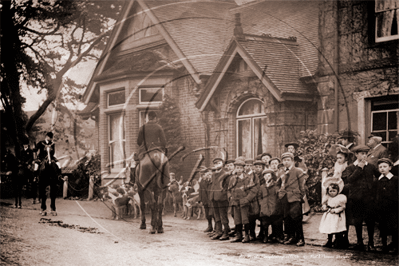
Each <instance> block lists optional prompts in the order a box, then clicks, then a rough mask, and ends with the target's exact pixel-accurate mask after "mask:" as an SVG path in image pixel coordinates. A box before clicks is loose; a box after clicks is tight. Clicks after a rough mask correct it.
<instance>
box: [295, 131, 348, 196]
mask: <svg viewBox="0 0 399 266" xmlns="http://www.w3.org/2000/svg"><path fill="white" fill-rule="evenodd" d="M339 136H340V134H338V133H335V134H328V133H325V134H318V133H317V132H316V130H306V131H301V132H300V139H299V148H298V151H297V152H298V153H299V154H302V157H303V158H304V160H305V164H306V166H307V168H308V175H309V177H308V179H307V181H306V185H307V188H308V196H309V199H308V200H309V203H310V204H318V203H320V202H321V179H322V176H321V174H322V170H323V169H324V168H327V169H329V170H330V171H331V170H332V169H333V168H334V164H335V161H336V158H335V154H334V153H333V152H332V151H331V147H332V145H333V144H336V143H337V140H338V138H339Z"/></svg>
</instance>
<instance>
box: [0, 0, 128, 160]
mask: <svg viewBox="0 0 399 266" xmlns="http://www.w3.org/2000/svg"><path fill="white" fill-rule="evenodd" d="M121 5H122V2H121V1H94V0H82V1H70V0H59V1H49V0H45V1H33V0H11V1H2V3H1V5H0V12H1V22H2V24H3V25H7V27H2V28H1V34H0V37H1V42H2V47H1V52H2V64H1V65H0V81H1V85H2V86H1V100H2V105H3V107H4V110H5V113H6V116H7V117H11V118H13V119H10V122H9V123H7V124H3V123H2V125H3V126H5V127H6V128H7V130H8V131H9V132H10V136H12V142H13V143H12V145H15V151H16V153H17V156H18V151H19V145H20V142H21V139H22V138H23V137H25V134H26V133H28V134H29V133H30V130H31V129H32V128H33V127H34V124H35V122H36V121H37V120H38V119H39V118H40V116H41V115H42V114H43V113H44V112H45V111H46V109H47V107H48V106H49V105H50V104H51V103H52V102H54V101H56V100H57V98H58V97H59V96H60V92H61V90H63V88H64V83H63V80H64V78H66V76H67V75H68V71H69V70H70V69H72V68H73V67H74V66H76V65H77V64H79V63H80V62H82V61H85V60H87V59H92V60H98V56H99V54H100V50H101V49H103V48H104V45H105V43H106V41H107V37H108V36H109V33H110V30H111V29H112V26H113V25H114V22H115V20H116V18H117V16H118V15H119V12H120V11H121ZM67 81H68V80H67ZM20 82H21V83H24V84H26V85H28V86H29V87H31V88H35V89H37V91H38V92H39V93H41V92H42V91H43V92H46V95H47V96H46V97H47V98H46V99H45V101H44V102H43V104H42V105H41V106H40V107H39V110H38V111H37V112H36V113H35V114H34V115H32V116H31V117H30V118H29V119H27V118H26V117H24V116H23V111H22V105H23V103H24V102H25V101H26V100H25V99H24V98H23V97H22V95H21V93H20V90H21V84H20ZM72 85H73V84H71V83H70V82H69V83H68V84H67V86H65V87H68V86H69V87H71V86H72ZM75 87H76V88H77V89H81V87H79V86H75ZM65 93H67V92H65ZM71 95H72V97H75V98H76V95H77V93H76V92H75V91H72V93H71ZM64 96H65V95H64Z"/></svg>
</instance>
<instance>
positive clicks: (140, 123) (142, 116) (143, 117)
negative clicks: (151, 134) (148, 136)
mask: <svg viewBox="0 0 399 266" xmlns="http://www.w3.org/2000/svg"><path fill="white" fill-rule="evenodd" d="M145 115H146V112H145V111H140V118H139V119H140V121H139V127H141V126H142V125H144V124H145Z"/></svg>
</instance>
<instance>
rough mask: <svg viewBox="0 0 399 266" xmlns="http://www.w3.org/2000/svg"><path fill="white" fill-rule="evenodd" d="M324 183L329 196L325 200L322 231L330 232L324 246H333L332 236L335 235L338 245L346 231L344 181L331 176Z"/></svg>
mask: <svg viewBox="0 0 399 266" xmlns="http://www.w3.org/2000/svg"><path fill="white" fill-rule="evenodd" d="M324 183H325V184H323V185H324V186H325V187H327V197H326V200H325V201H324V202H323V207H322V209H323V211H325V213H324V214H323V217H322V218H321V221H320V226H319V231H320V233H324V234H328V242H327V243H326V244H325V245H324V246H323V247H332V246H333V242H332V238H333V235H335V242H334V243H335V245H334V247H338V246H339V245H340V243H341V241H342V237H343V234H342V233H344V232H345V231H346V219H345V207H346V196H345V195H343V194H339V193H341V191H342V189H343V187H344V182H343V181H342V179H341V178H336V179H334V178H330V179H328V180H326V181H325V182H324Z"/></svg>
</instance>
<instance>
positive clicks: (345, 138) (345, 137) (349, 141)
mask: <svg viewBox="0 0 399 266" xmlns="http://www.w3.org/2000/svg"><path fill="white" fill-rule="evenodd" d="M338 140H339V142H340V143H341V144H342V145H343V146H345V147H346V148H347V149H349V150H350V151H352V150H353V148H354V147H355V144H354V143H353V142H354V140H355V134H354V133H353V132H352V131H344V132H343V133H342V135H341V136H340V137H339V139H338Z"/></svg>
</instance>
